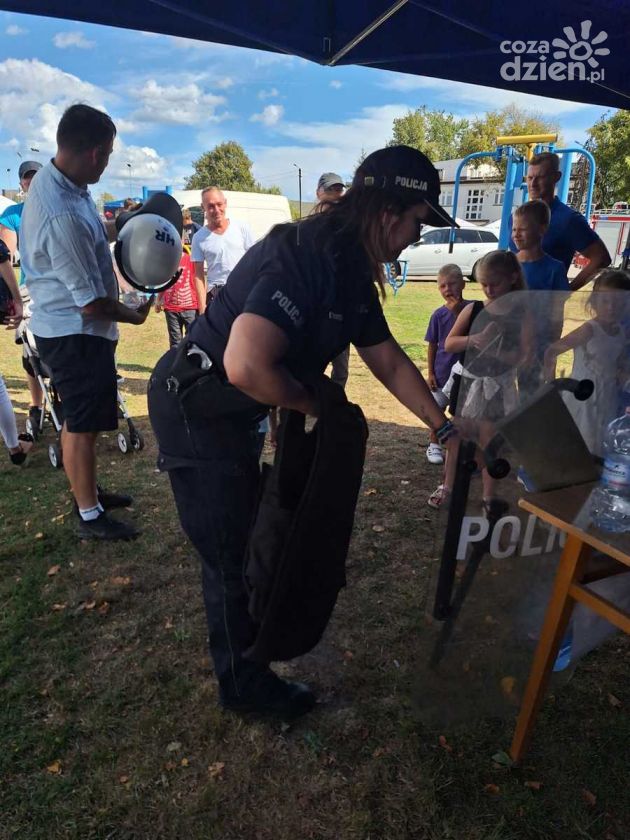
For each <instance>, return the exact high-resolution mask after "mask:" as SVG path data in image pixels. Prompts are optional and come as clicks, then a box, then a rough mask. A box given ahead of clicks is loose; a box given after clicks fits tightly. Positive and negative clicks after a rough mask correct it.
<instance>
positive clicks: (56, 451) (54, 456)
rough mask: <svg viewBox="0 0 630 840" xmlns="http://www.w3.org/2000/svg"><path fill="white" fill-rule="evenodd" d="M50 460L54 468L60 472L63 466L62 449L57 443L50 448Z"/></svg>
mask: <svg viewBox="0 0 630 840" xmlns="http://www.w3.org/2000/svg"><path fill="white" fill-rule="evenodd" d="M48 460H49V461H50V464H51V466H52V467H54V468H55V469H56V470H60V469H61V467H62V466H63V459H62V457H61V449H60V448H59V447H58V446H57V444H56V443H51V444H50V445H49V446H48Z"/></svg>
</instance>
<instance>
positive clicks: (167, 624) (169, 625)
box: [164, 618, 173, 630]
mask: <svg viewBox="0 0 630 840" xmlns="http://www.w3.org/2000/svg"><path fill="white" fill-rule="evenodd" d="M172 628H173V619H172V618H167V619H166V621H165V622H164V629H165V630H172Z"/></svg>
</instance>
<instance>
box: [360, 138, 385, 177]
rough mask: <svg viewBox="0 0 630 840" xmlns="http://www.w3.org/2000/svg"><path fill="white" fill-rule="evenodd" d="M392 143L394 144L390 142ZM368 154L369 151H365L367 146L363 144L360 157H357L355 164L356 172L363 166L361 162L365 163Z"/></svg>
mask: <svg viewBox="0 0 630 840" xmlns="http://www.w3.org/2000/svg"><path fill="white" fill-rule="evenodd" d="M391 145H393V144H392V143H390V146H391ZM367 156H368V153H367V152H366V151H365V148H364V147H363V146H361V151H360V153H359V157H358V158H357V162H356V163H355V165H354V170H355V172H356V170H357V169H358V168H359V167H360V166H361V164H362V163H363V161H364V160H365V159H366V157H367Z"/></svg>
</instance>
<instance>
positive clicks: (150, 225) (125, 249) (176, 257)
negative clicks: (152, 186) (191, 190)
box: [114, 193, 182, 293]
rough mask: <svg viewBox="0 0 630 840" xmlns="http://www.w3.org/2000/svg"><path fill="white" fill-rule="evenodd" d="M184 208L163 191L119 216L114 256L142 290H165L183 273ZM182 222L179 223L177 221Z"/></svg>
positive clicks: (127, 276)
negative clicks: (180, 264) (181, 270)
mask: <svg viewBox="0 0 630 840" xmlns="http://www.w3.org/2000/svg"><path fill="white" fill-rule="evenodd" d="M181 219H182V215H181V209H180V207H179V205H178V204H177V202H176V201H175V199H174V198H172V196H170V195H167V194H166V193H159V194H156V195H154V196H152V197H151V198H150V199H149V201H147V203H146V204H145V205H144V206H143V207H142V208H140V209H139V210H137V211H135V212H133V213H125V214H123V215H122V216H121V217H119V219H118V220H117V226H118V227H119V231H120V232H119V234H118V239H117V240H116V246H115V248H114V257H115V259H116V263H117V265H118V268H119V269H120V273H121V274H122V275H123V277H124V278H125V279H126V280H127V281H128V282H129V283H131V285H132V286H133V287H134V288H136V289H139V290H140V291H142V292H150V293H152V292H162V291H164V290H165V289H168V288H169V286H172V285H173V283H175V282H176V281H177V279H178V277H179V275H180V272H179V271H178V269H179V263H180V260H181V258H182V238H181V230H182V223H181ZM178 222H179V224H177V223H178Z"/></svg>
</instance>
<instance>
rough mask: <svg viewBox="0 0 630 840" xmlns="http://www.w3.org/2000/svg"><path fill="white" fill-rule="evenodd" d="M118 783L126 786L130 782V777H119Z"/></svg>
mask: <svg viewBox="0 0 630 840" xmlns="http://www.w3.org/2000/svg"><path fill="white" fill-rule="evenodd" d="M118 781H119V782H120V784H121V785H126V784H127V782H128V781H129V776H119V777H118Z"/></svg>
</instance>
